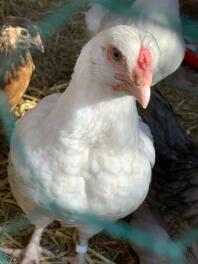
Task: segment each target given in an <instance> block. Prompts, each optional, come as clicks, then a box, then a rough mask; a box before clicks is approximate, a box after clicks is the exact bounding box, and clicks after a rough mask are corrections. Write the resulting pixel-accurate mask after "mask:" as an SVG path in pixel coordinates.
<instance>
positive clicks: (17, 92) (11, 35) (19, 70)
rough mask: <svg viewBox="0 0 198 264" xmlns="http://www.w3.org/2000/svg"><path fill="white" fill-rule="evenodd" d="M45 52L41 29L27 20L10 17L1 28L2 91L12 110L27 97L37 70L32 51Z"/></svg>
mask: <svg viewBox="0 0 198 264" xmlns="http://www.w3.org/2000/svg"><path fill="white" fill-rule="evenodd" d="M34 47H35V48H37V49H39V50H40V51H41V52H44V47H43V44H42V40H41V37H40V34H39V31H38V28H37V27H36V26H35V25H34V24H33V23H32V22H31V21H30V20H28V19H27V18H19V17H7V18H6V19H5V21H3V24H2V25H1V27H0V61H1V64H0V90H2V91H3V92H4V93H5V95H6V97H7V99H8V103H9V104H10V107H11V109H12V110H13V109H14V107H15V106H16V105H17V103H18V102H19V100H20V98H21V97H22V96H23V94H24V93H25V91H26V89H27V87H28V85H29V82H30V80H31V76H32V73H33V71H34V69H35V66H34V63H33V60H32V57H31V54H30V48H34Z"/></svg>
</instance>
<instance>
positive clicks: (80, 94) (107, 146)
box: [1, 26, 159, 264]
mask: <svg viewBox="0 0 198 264" xmlns="http://www.w3.org/2000/svg"><path fill="white" fill-rule="evenodd" d="M158 60H159V50H158V46H157V44H156V41H155V39H154V38H153V36H152V35H149V34H147V33H145V32H144V31H140V30H139V29H137V28H135V27H128V26H116V27H113V28H110V29H107V30H105V31H103V32H101V33H100V34H98V35H97V36H95V37H94V38H93V39H92V40H90V41H89V42H88V43H87V44H86V45H85V47H84V48H83V50H82V52H81V54H80V56H79V58H78V60H77V63H76V65H75V68H74V73H73V75H72V79H71V82H70V84H69V86H68V88H67V90H66V91H65V92H64V93H63V94H54V95H51V96H48V97H46V98H44V99H43V100H41V101H40V103H39V104H38V105H37V106H36V107H35V108H34V109H33V110H31V111H29V112H28V113H27V114H26V115H25V116H24V117H23V118H21V119H20V120H18V121H17V123H16V127H15V129H14V132H13V135H12V140H11V148H10V156H9V168H8V174H9V182H10V185H11V188H12V191H13V193H14V196H15V198H16V200H17V202H18V204H19V206H20V207H21V208H22V209H23V211H24V212H25V213H26V215H27V217H28V218H29V219H30V220H31V222H32V223H33V224H34V225H35V231H34V233H33V235H32V239H31V241H30V243H29V245H28V246H27V248H26V249H25V250H12V249H9V248H1V250H3V251H4V252H6V253H7V254H10V255H14V256H15V257H18V258H20V257H22V258H23V260H22V263H23V264H30V263H39V259H40V254H41V252H42V250H41V248H40V244H39V241H40V238H41V235H42V233H43V230H44V228H45V227H46V226H47V225H48V224H49V223H51V222H52V221H53V220H55V219H56V220H60V221H61V222H62V223H63V225H66V226H67V225H69V226H71V225H72V226H75V227H77V229H78V231H79V241H78V242H79V244H78V245H77V247H76V251H77V253H78V254H77V255H76V256H75V257H74V258H68V259H67V260H66V261H67V262H68V261H69V262H70V263H84V260H85V253H86V250H87V242H88V239H89V238H91V237H92V236H93V235H95V234H96V233H97V232H99V231H100V230H101V229H102V228H103V227H100V228H99V229H97V228H94V227H92V226H90V225H89V224H86V223H84V221H82V222H81V221H80V220H76V219H75V218H72V216H65V215H62V212H64V211H65V210H70V211H71V212H72V213H75V212H89V213H92V214H96V215H98V216H100V217H105V218H107V219H111V220H113V221H115V220H117V219H119V218H121V217H124V216H126V215H128V214H129V213H131V212H133V211H134V210H136V209H137V207H138V206H139V205H140V204H141V203H142V202H143V201H144V199H145V197H146V195H147V192H148V188H149V184H150V178H151V167H152V165H153V164H154V159H155V153H154V148H153V144H152V139H151V136H150V132H149V129H148V127H147V126H146V125H145V124H143V123H142V122H141V121H139V118H138V113H137V109H136V102H135V101H136V99H137V100H138V101H139V102H140V103H141V104H142V105H143V107H146V106H147V104H148V102H149V99H150V85H151V83H152V75H153V74H155V72H156V70H157V69H158ZM18 137H20V139H21V143H22V144H21V146H19V145H18V144H17V142H18ZM16 147H18V148H19V149H18V151H17V149H16ZM21 148H22V149H23V150H24V152H25V157H26V158H25V160H21V159H20V157H19V156H18V153H21V150H20V149H21ZM32 171H33V172H34V173H33V174H32ZM46 197H47V200H46ZM48 201H49V202H50V203H52V202H53V204H56V207H58V208H59V210H58V211H57V210H56V211H53V210H52V207H48V203H47V202H48Z"/></svg>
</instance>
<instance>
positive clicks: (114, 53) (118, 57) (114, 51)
mask: <svg viewBox="0 0 198 264" xmlns="http://www.w3.org/2000/svg"><path fill="white" fill-rule="evenodd" d="M112 58H113V60H115V61H120V60H121V59H122V53H121V52H120V51H119V50H118V49H116V48H113V49H112Z"/></svg>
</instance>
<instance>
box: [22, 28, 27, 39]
mask: <svg viewBox="0 0 198 264" xmlns="http://www.w3.org/2000/svg"><path fill="white" fill-rule="evenodd" d="M21 35H22V36H23V37H27V36H28V32H27V30H25V29H22V30H21Z"/></svg>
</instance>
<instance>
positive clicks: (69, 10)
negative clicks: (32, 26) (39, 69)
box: [0, 0, 198, 264]
mask: <svg viewBox="0 0 198 264" xmlns="http://www.w3.org/2000/svg"><path fill="white" fill-rule="evenodd" d="M93 2H94V3H98V4H101V5H103V6H104V7H105V8H107V9H109V10H111V11H112V12H118V13H125V14H126V15H133V16H135V15H136V10H133V8H130V6H131V2H132V1H131V0H125V1H122V0H117V1H115V0H95V1H90V0H81V1H63V2H62V4H61V5H59V6H58V7H56V8H55V9H54V10H52V11H51V13H50V14H48V15H47V16H45V17H43V19H42V20H41V21H39V22H38V26H39V27H40V29H41V31H42V34H43V37H44V38H47V37H48V36H50V35H52V34H53V33H55V32H57V31H58V30H60V29H61V27H63V26H64V24H65V23H66V22H67V21H69V20H70V19H71V18H73V17H74V16H75V15H76V14H78V13H79V11H80V10H82V9H84V8H86V7H87V6H88V5H89V4H90V3H93ZM157 22H159V23H160V21H156V23H157ZM182 23H183V32H184V34H185V35H186V36H188V37H191V38H193V39H195V40H197V39H198V22H197V21H193V20H190V19H189V18H182ZM0 120H1V123H2V125H3V127H4V131H5V134H6V136H7V140H8V141H9V140H10V137H11V133H12V130H13V127H14V124H15V118H14V115H13V114H12V113H11V111H10V109H9V106H8V104H7V101H6V99H5V97H4V95H3V93H2V92H0ZM22 141H23V140H22V139H21V138H19V137H18V138H17V140H16V141H15V142H14V143H13V144H14V145H15V152H16V156H17V157H18V159H19V161H20V162H25V161H26V155H25V151H24V149H23V147H22V146H23V142H22ZM30 178H31V181H32V182H33V183H34V184H35V185H36V186H37V188H40V186H39V185H37V181H36V179H37V178H39V175H37V173H36V172H34V170H33V169H32V170H31V175H30ZM41 191H42V194H43V197H44V206H46V207H47V208H49V209H50V210H51V211H52V212H53V213H54V214H56V213H57V212H58V214H61V215H62V217H68V216H69V217H72V218H75V219H79V220H80V221H82V222H85V223H87V224H89V225H92V226H93V227H97V228H103V227H105V231H106V232H108V233H109V234H111V235H113V236H116V237H118V238H120V239H125V240H127V241H128V242H133V243H135V244H136V245H138V246H141V247H145V248H147V249H149V250H151V251H153V252H155V253H158V254H161V255H163V256H168V257H169V258H170V260H171V261H172V263H175V264H176V263H180V264H184V258H183V251H184V249H185V247H187V246H190V245H191V244H192V243H193V242H195V241H198V230H194V231H192V232H191V233H189V234H186V235H185V236H183V237H181V238H180V239H179V240H177V241H175V242H166V241H162V240H159V239H157V238H156V237H155V236H154V234H153V235H152V234H150V233H145V232H143V231H141V230H138V229H136V228H133V227H131V226H129V225H128V224H126V223H122V222H119V223H115V222H110V221H108V220H105V219H102V218H99V217H97V216H95V215H91V214H90V213H73V212H70V211H65V210H63V208H60V207H59V206H57V204H56V203H55V202H54V201H52V200H50V199H49V197H48V195H47V194H46V193H45V189H43V188H42V190H41ZM34 214H36V212H32V215H33V216H34ZM28 224H29V221H28V220H27V219H26V218H25V217H22V216H20V217H19V216H18V217H16V218H15V219H13V220H12V222H9V223H7V224H6V226H4V227H3V228H2V229H1V232H0V238H1V241H2V240H3V239H4V235H5V234H14V233H16V232H18V231H19V230H20V229H22V228H24V227H25V226H27V225H28ZM0 263H5V264H6V263H8V260H7V257H6V256H5V255H4V254H3V253H1V252H0Z"/></svg>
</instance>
